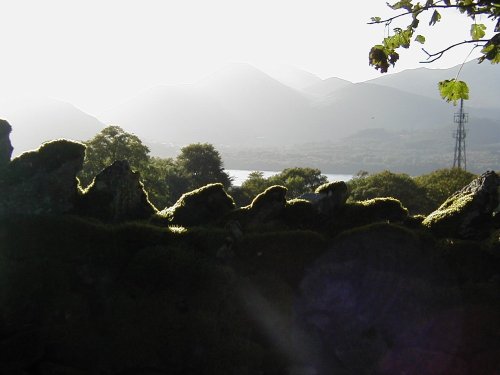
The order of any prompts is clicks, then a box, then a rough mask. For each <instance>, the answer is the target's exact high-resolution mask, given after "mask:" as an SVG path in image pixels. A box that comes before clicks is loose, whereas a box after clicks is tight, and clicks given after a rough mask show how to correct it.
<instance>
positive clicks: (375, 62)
mask: <svg viewBox="0 0 500 375" xmlns="http://www.w3.org/2000/svg"><path fill="white" fill-rule="evenodd" d="M387 5H388V6H389V7H390V8H391V9H392V10H395V11H398V14H397V15H395V16H392V17H389V18H386V19H382V18H381V17H372V19H371V22H370V23H373V24H385V26H386V28H387V29H388V31H389V35H388V36H387V37H385V38H384V39H383V41H382V43H381V44H377V45H375V46H373V47H372V48H371V50H370V53H369V64H370V65H372V66H374V67H375V69H378V70H380V72H382V73H386V72H387V71H388V69H389V67H390V66H391V65H392V66H394V65H395V64H396V62H397V61H398V60H399V53H398V52H397V51H398V50H399V49H400V48H409V47H410V45H411V43H412V41H415V42H417V43H420V44H424V43H425V41H426V38H425V36H424V35H421V34H417V29H418V27H419V24H420V18H421V16H422V15H424V14H428V15H430V20H429V25H431V26H433V25H435V24H436V23H438V22H440V21H441V18H442V13H443V11H444V10H450V9H451V10H455V11H459V12H460V13H462V14H464V16H465V17H467V18H468V19H469V20H470V39H468V40H464V41H452V42H451V44H450V45H449V46H447V47H446V48H443V49H442V50H440V51H437V52H428V51H426V50H425V48H422V50H423V51H424V53H425V54H426V56H427V60H426V61H424V62H425V63H431V62H433V61H436V60H437V59H439V58H441V57H442V56H443V55H444V54H445V53H446V52H447V51H449V50H450V49H452V48H455V47H458V46H460V45H465V44H472V45H473V46H474V47H481V54H482V55H481V57H479V60H478V61H479V62H480V63H481V62H483V61H484V60H489V61H490V62H491V63H492V64H498V63H500V2H499V1H498V0H455V1H452V0H427V1H426V2H425V3H423V4H422V3H420V2H416V1H414V0H401V1H397V2H395V3H392V4H391V3H387ZM481 15H484V16H486V17H488V18H489V19H491V20H492V21H493V22H494V23H495V26H494V28H493V30H491V29H488V27H487V26H486V25H485V24H484V23H478V22H477V19H478V16H481ZM399 18H404V19H406V20H408V23H407V24H406V26H404V27H394V28H393V29H392V34H391V33H390V25H391V23H392V22H393V21H394V20H396V19H399ZM459 73H460V72H459ZM438 88H439V92H440V94H441V97H442V98H443V99H445V100H446V101H448V102H453V103H454V104H456V102H457V100H460V99H468V98H469V88H468V86H467V84H466V83H465V82H463V81H460V80H459V79H458V74H457V76H456V77H454V78H451V79H448V80H445V81H441V82H439V85H438Z"/></svg>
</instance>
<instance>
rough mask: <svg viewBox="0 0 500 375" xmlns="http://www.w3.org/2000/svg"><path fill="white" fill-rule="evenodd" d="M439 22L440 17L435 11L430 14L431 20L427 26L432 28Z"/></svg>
mask: <svg viewBox="0 0 500 375" xmlns="http://www.w3.org/2000/svg"><path fill="white" fill-rule="evenodd" d="M439 21H441V15H440V14H439V12H438V11H437V10H435V11H434V13H432V17H431V20H430V21H429V25H430V26H434V25H435V24H436V22H439Z"/></svg>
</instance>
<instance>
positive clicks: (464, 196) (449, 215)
mask: <svg viewBox="0 0 500 375" xmlns="http://www.w3.org/2000/svg"><path fill="white" fill-rule="evenodd" d="M499 189H500V177H499V176H498V175H497V174H496V173H495V172H493V171H489V172H486V173H484V174H482V175H481V176H480V177H478V178H476V179H475V180H474V181H472V182H471V183H470V184H469V185H467V186H466V187H464V188H463V189H462V190H459V191H458V192H456V193H455V194H453V195H452V196H451V197H449V198H448V199H447V200H446V201H445V202H444V203H443V204H442V205H441V206H440V207H439V208H438V209H437V210H436V211H434V212H432V213H431V214H430V215H429V216H427V217H426V218H425V220H424V221H423V225H425V226H426V227H428V228H429V229H430V230H431V231H432V232H433V233H435V234H436V235H438V236H442V237H456V238H464V239H467V238H485V237H487V236H488V235H489V234H490V232H491V231H492V230H493V228H494V225H495V216H496V215H497V214H498V211H499V203H500V199H499Z"/></svg>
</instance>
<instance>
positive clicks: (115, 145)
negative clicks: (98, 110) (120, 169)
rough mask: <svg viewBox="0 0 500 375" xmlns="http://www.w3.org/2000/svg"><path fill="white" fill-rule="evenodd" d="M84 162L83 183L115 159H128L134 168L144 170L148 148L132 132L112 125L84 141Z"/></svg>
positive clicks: (81, 174)
mask: <svg viewBox="0 0 500 375" xmlns="http://www.w3.org/2000/svg"><path fill="white" fill-rule="evenodd" d="M85 145H86V146H87V149H86V153H85V163H84V165H83V170H82V171H81V173H80V176H79V177H80V180H81V182H82V184H83V185H88V184H89V183H90V182H91V181H92V179H93V178H94V176H95V175H97V174H98V173H99V172H100V171H101V170H103V169H104V168H106V167H107V166H108V165H111V164H112V163H113V162H114V161H116V160H128V162H129V163H130V166H131V167H132V168H133V169H135V170H144V169H145V168H146V167H147V164H148V162H149V148H148V147H147V146H146V145H144V144H143V143H142V141H141V140H140V139H139V137H137V136H136V135H134V134H131V133H127V132H126V131H124V130H123V129H122V128H121V127H119V126H116V125H112V126H108V127H106V128H104V129H103V130H102V131H101V132H100V133H98V134H97V135H96V136H95V137H94V138H92V139H91V140H89V141H87V142H85Z"/></svg>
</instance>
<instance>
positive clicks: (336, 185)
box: [299, 181, 349, 215]
mask: <svg viewBox="0 0 500 375" xmlns="http://www.w3.org/2000/svg"><path fill="white" fill-rule="evenodd" d="M348 197H349V191H348V189H347V185H346V183H345V182H344V181H335V182H329V183H326V184H323V185H321V186H320V187H318V188H317V189H316V191H315V192H314V193H307V194H303V195H301V196H300V197H299V198H300V199H305V200H307V201H309V202H311V204H312V205H313V207H314V208H315V209H316V210H317V211H318V213H319V214H321V215H330V214H332V213H333V212H335V211H336V210H337V209H339V208H340V207H342V206H344V204H345V202H346V201H347V198H348Z"/></svg>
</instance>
